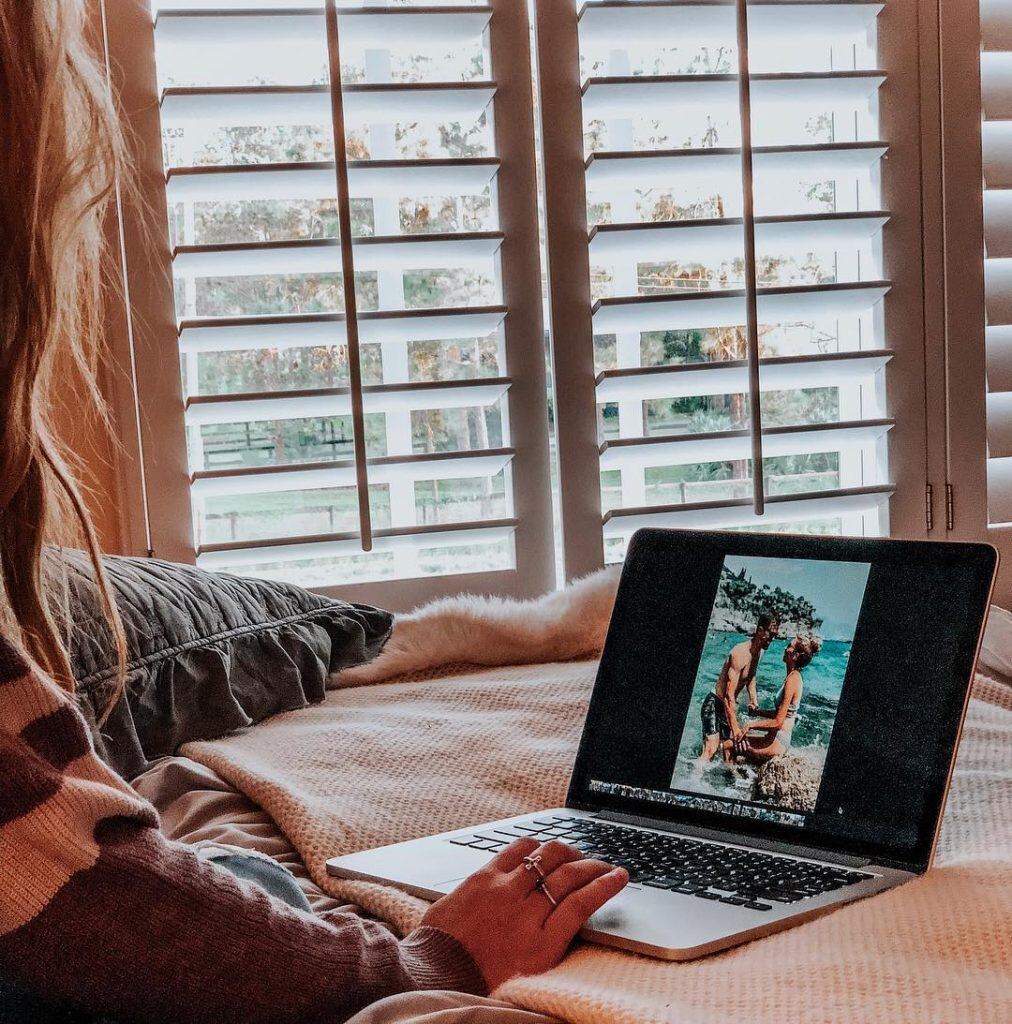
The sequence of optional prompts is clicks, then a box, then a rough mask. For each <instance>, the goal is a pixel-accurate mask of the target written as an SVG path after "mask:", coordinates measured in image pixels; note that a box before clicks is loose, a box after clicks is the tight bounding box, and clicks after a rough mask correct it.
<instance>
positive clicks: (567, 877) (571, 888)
mask: <svg viewBox="0 0 1012 1024" xmlns="http://www.w3.org/2000/svg"><path fill="white" fill-rule="evenodd" d="M611 869H612V868H611V865H610V864H605V862H604V861H603V860H573V861H568V862H567V863H565V864H563V865H562V866H561V867H559V868H556V869H555V870H554V871H553V872H552V873H551V874H550V875H549V876H548V878H547V879H546V880H545V885H546V886H547V887H548V891H549V892H550V893H551V894H552V896H553V897H554V898H555V899H556V901H557V902H559V903H562V901H563V900H565V898H566V897H567V896H569V894H570V893H573V892H576V890H577V889H582V888H583V887H584V886H585V885H589V884H590V883H591V882H593V881H594V879H595V878H599V877H600V876H601V875H606V874H607V873H608V872H609V871H611ZM552 909H553V908H552V906H551V904H549V903H548V902H547V901H546V905H545V910H546V912H547V911H550V910H552ZM545 916H546V917H547V916H548V914H547V913H546V914H545Z"/></svg>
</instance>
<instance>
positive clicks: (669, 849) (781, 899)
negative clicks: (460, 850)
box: [450, 815, 875, 911]
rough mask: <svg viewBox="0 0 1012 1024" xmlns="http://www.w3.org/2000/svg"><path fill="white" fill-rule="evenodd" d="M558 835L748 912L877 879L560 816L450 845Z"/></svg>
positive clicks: (660, 882)
mask: <svg viewBox="0 0 1012 1024" xmlns="http://www.w3.org/2000/svg"><path fill="white" fill-rule="evenodd" d="M522 837H528V838H532V839H536V840H537V841H538V842H542V843H546V842H548V841H549V840H551V839H561V840H562V841H563V842H566V843H569V844H570V845H572V846H575V847H576V848H577V849H578V850H580V851H581V852H582V853H583V854H584V855H586V856H587V857H594V858H596V859H598V860H603V861H607V862H608V863H609V864H614V865H617V866H620V867H624V868H625V869H626V870H627V871H628V872H629V881H630V882H635V883H637V884H639V885H646V886H651V887H653V888H657V889H670V890H671V891H672V892H677V893H681V894H683V895H686V896H697V897H699V898H700V899H704V900H715V901H718V902H720V903H729V904H731V905H732V906H739V907H747V908H748V909H750V910H762V911H765V910H772V909H773V907H774V906H776V905H777V904H790V903H798V902H800V901H801V900H806V899H811V898H812V897H813V896H821V895H822V894H823V893H827V892H833V891H834V890H836V889H842V888H844V887H845V886H848V885H854V884H855V883H856V882H863V881H865V880H866V879H868V878H874V877H875V876H874V875H870V874H868V873H867V872H864V871H854V870H850V869H847V868H843V867H837V866H836V865H832V864H811V863H808V862H807V861H798V860H791V859H790V858H788V857H779V856H777V855H776V854H773V853H764V852H762V851H761V850H743V849H740V848H738V847H733V846H720V845H718V844H716V843H707V842H701V841H699V840H695V839H687V838H685V837H684V836H672V835H667V834H665V833H661V832H644V831H642V830H640V829H634V828H625V827H624V826H622V825H614V824H612V823H611V822H604V821H588V820H587V819H586V818H570V817H563V816H560V815H551V816H545V817H542V818H535V819H534V820H533V821H529V822H523V823H521V824H518V825H505V826H501V827H499V828H494V829H486V830H484V831H482V832H477V833H475V834H474V835H471V836H458V837H456V838H454V839H451V840H450V842H451V843H456V844H457V845H460V846H470V847H472V848H473V849H476V850H487V851H488V852H489V853H494V852H496V851H498V850H501V849H502V848H503V847H504V846H506V845H507V844H508V843H511V842H513V840H514V839H519V838H522Z"/></svg>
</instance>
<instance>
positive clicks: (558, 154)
mask: <svg viewBox="0 0 1012 1024" xmlns="http://www.w3.org/2000/svg"><path fill="white" fill-rule="evenodd" d="M104 9H105V11H106V13H107V18H106V30H107V34H108V44H109V48H110V57H111V59H110V69H111V74H112V77H113V80H114V82H115V83H116V84H117V88H118V91H119V92H120V94H121V99H122V101H123V106H124V110H125V112H126V114H127V117H128V118H129V120H130V126H131V129H132V131H133V133H134V134H135V136H136V137H137V138H138V140H139V143H140V145H139V149H138V152H139V159H138V170H139V177H140V181H141V190H142V192H143V195H144V198H145V200H146V201H147V207H148V210H149V211H151V210H157V209H159V208H161V209H165V210H166V211H167V214H168V216H167V225H168V229H167V231H166V232H165V233H164V234H160V233H159V231H160V230H161V229H159V230H157V231H155V232H153V233H152V232H151V230H150V225H148V230H145V231H142V230H141V228H140V226H139V224H140V222H141V221H142V220H143V217H140V216H137V215H136V212H132V207H131V204H130V202H129V199H127V200H126V201H125V202H124V206H123V209H124V217H123V223H122V226H121V230H122V234H123V247H124V268H125V271H126V275H125V276H126V278H127V284H128V288H129V292H130V300H131V302H130V306H131V309H132V311H133V319H132V324H131V326H132V330H133V338H132V341H133V344H132V347H131V349H130V358H131V359H133V360H134V362H133V363H132V364H131V365H130V366H129V367H128V369H129V372H130V373H131V374H132V375H133V378H134V379H135V381H136V395H137V401H138V416H137V431H138V435H139V438H140V441H139V444H140V446H141V447H142V448H143V465H144V468H145V472H144V478H143V481H142V483H143V484H144V486H145V488H146V495H147V500H146V520H145V522H146V525H147V528H148V533H149V535H150V538H151V543H150V545H149V547H150V548H151V549H152V550H153V552H154V554H156V555H159V556H162V557H168V558H176V559H181V560H195V561H196V562H197V563H198V564H200V565H203V566H206V567H208V568H215V569H223V570H230V569H231V570H236V571H241V572H243V573H248V574H254V575H262V576H266V577H275V578H282V579H290V580H295V581H297V582H300V583H303V584H307V585H310V586H313V587H315V588H319V589H322V590H324V591H331V592H334V593H339V594H342V595H345V596H353V597H354V596H358V597H361V598H362V599H364V600H372V601H377V602H380V603H386V604H388V605H390V606H396V607H401V606H405V605H410V604H412V603H414V602H417V601H419V600H422V599H424V598H426V597H429V596H433V595H438V594H448V593H453V592H456V591H460V590H483V591H494V592H498V593H505V594H513V595H517V596H521V595H526V594H531V593H536V592H540V591H543V590H544V589H547V588H548V587H550V586H551V585H552V583H553V582H554V581H555V578H556V572H555V555H554V549H555V546H556V545H555V537H554V531H553V522H552V511H553V503H552V475H551V474H550V472H549V464H550V455H551V454H552V453H553V452H554V454H555V456H556V457H557V470H558V500H557V502H556V504H555V510H556V511H557V513H558V522H559V526H560V533H561V550H562V552H563V563H564V564H563V567H562V568H563V572H564V574H565V575H566V576H568V577H572V576H575V575H578V574H581V573H584V572H588V571H591V570H594V569H596V568H598V567H600V566H601V565H602V564H605V563H606V562H613V561H618V560H620V559H621V558H622V557H623V553H624V549H625V545H626V542H627V540H628V538H629V536H630V534H631V533H632V531H633V530H635V529H636V528H638V527H640V526H645V525H670V526H691V527H723V528H730V529H740V528H748V529H754V528H758V529H770V530H791V531H808V532H820V533H851V534H854V533H856V534H867V535H872V534H883V533H894V534H897V535H901V536H924V535H926V534H928V533H929V532H930V530H931V529H932V523H933V520H932V512H933V510H934V504H935V503H936V502H937V501H938V498H937V497H936V498H933V497H932V487H931V484H930V480H931V476H932V473H933V469H932V467H933V466H937V464H938V462H939V458H940V457H939V456H938V454H937V452H933V451H932V449H931V444H930V443H929V428H930V427H931V412H930V409H929V406H928V403H927V396H928V395H929V394H930V395H931V396H932V398H933V400H937V399H938V394H939V385H938V383H937V379H940V378H941V377H943V376H944V375H943V374H941V373H936V372H935V370H934V368H935V367H939V366H941V365H942V362H943V360H942V359H941V357H940V356H939V355H938V351H940V350H941V346H940V345H939V343H938V328H937V322H938V318H939V315H940V314H939V310H938V309H937V308H936V307H937V306H938V300H937V299H936V293H937V292H938V290H939V274H940V271H939V267H938V265H937V264H938V261H937V259H936V258H935V255H936V254H935V253H934V250H933V249H932V245H933V244H934V243H931V242H929V241H927V240H924V239H926V237H927V236H925V235H924V227H925V225H926V224H929V223H930V218H931V217H932V216H933V215H934V212H935V210H934V204H936V203H937V201H938V197H939V194H940V193H939V191H938V187H937V185H938V182H937V180H936V178H935V177H933V176H932V175H935V174H936V171H937V168H936V166H935V165H936V163H937V162H938V160H939V157H938V154H937V153H935V151H934V149H932V145H931V132H935V131H937V130H938V123H937V119H936V115H937V111H935V110H933V109H932V108H931V105H932V103H933V102H935V100H934V99H933V98H932V90H933V89H934V90H936V91H937V90H939V89H940V80H934V79H932V74H933V72H932V68H931V60H932V59H934V57H933V54H934V52H935V51H933V50H932V46H933V45H935V44H936V43H937V39H935V40H933V35H932V32H933V30H932V22H931V19H930V18H926V17H925V14H924V11H923V10H922V9H921V7H920V6H919V3H918V0H752V2H747V3H746V2H743V0H737V2H736V0H580V2H579V3H577V2H576V0H533V2H532V3H531V4H530V9H531V12H532V16H533V17H534V18H535V25H534V29H535V32H534V37H533V39H532V36H531V31H530V28H531V26H530V25H529V23H528V14H527V11H528V3H527V0H492V2H491V3H488V4H484V3H480V2H449V0H447V2H444V3H431V2H428V3H417V2H397V0H377V2H369V0H363V2H349V0H340V2H338V3H336V4H334V3H333V0H327V2H323V0H317V2H311V0H288V2H285V0H233V2H229V0H203V2H201V0H162V2H161V3H157V4H155V7H154V10H153V11H151V12H150V13H149V12H148V10H147V7H146V4H145V3H143V2H141V3H140V4H138V2H137V0H105V3H104ZM335 23H336V30H335ZM935 35H936V36H937V33H935ZM939 38H940V37H939ZM532 54H533V56H534V57H535V58H536V67H535V68H534V72H533V75H532V68H531V63H532ZM338 65H339V67H340V74H339V75H337V74H335V73H332V69H333V70H336V67H337V66H338ZM338 78H339V79H340V82H339V83H338V81H337V80H338ZM936 79H937V76H936ZM338 84H339V88H338ZM936 98H937V96H936ZM535 100H536V102H535ZM536 112H537V114H538V115H539V120H538V122H537V123H536V119H535V113H536ZM538 124H539V125H540V137H537V135H536V128H537V127H538ZM1009 151H1010V153H1012V143H1010V146H1009ZM536 153H537V154H539V155H540V157H541V168H540V170H541V174H540V175H539V174H538V173H537V166H536ZM539 203H540V204H541V209H540V212H541V214H542V216H543V226H544V230H543V237H542V233H540V232H539ZM542 241H543V242H544V245H545V251H546V257H545V259H546V262H545V279H544V280H542V273H541V256H540V244H539V243H541V242H542ZM1010 252H1012V249H1010ZM947 258H948V257H946V259H947ZM933 260H934V262H932V261H933ZM169 268H171V269H169ZM352 280H353V281H354V288H351V287H350V285H351V282H352ZM545 286H547V287H545ZM543 296H547V306H546V309H547V310H548V312H549V313H550V327H551V332H550V346H549V349H548V353H549V355H550V369H551V373H552V380H551V389H550V400H551V407H550V408H549V404H548V398H549V388H548V385H547V382H546V372H545V370H546V359H545V356H546V348H545V340H546V339H545V330H544V324H543V318H542V304H543V301H544V299H543ZM352 298H353V299H354V301H353V302H352V301H350V300H351V299H352ZM950 309H952V310H956V306H955V305H950ZM1010 323H1012V320H1010ZM936 350H938V351H936ZM1009 362H1010V365H1012V360H1010V361H1009ZM952 372H953V371H952V369H951V368H950V370H949V374H950V375H951V374H952ZM1009 377H1010V379H1012V369H1010V370H1009ZM997 380H999V375H998V374H997V373H996V372H992V390H994V382H995V381H997ZM943 402H944V399H943ZM549 412H550V413H551V419H550V420H549ZM1010 422H1012V417H1010ZM549 424H550V425H551V428H552V430H551V432H550V431H549ZM1010 433H1012V430H1010ZM553 446H554V447H553ZM992 454H994V452H992ZM1009 454H1010V455H1012V443H1010V451H1009ZM942 479H943V480H948V476H944V477H942ZM938 490H939V492H942V488H941V487H939V488H938Z"/></svg>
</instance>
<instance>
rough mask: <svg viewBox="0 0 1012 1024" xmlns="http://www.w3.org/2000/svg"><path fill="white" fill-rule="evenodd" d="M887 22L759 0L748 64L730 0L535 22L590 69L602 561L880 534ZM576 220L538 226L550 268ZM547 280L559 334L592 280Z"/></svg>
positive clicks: (586, 114) (549, 157)
mask: <svg viewBox="0 0 1012 1024" xmlns="http://www.w3.org/2000/svg"><path fill="white" fill-rule="evenodd" d="M882 10H883V4H882V3H869V2H864V0H857V2H832V0H830V2H818V3H805V2H792V0H754V2H749V3H747V4H746V5H745V8H744V15H745V16H746V18H747V40H748V43H747V46H748V48H747V55H746V56H747V60H744V61H741V60H740V58H741V56H742V55H741V54H740V53H739V46H738V41H739V37H738V32H737V17H738V14H739V13H740V12H741V5H740V4H736V3H735V2H734V0H587V2H583V3H580V4H578V5H577V16H576V22H575V24H573V25H570V24H569V22H568V19H567V18H566V17H565V16H564V15H560V14H558V13H557V12H547V11H546V12H544V13H543V14H542V13H539V34H543V35H544V37H545V38H546V39H547V38H549V37H551V39H552V46H553V49H555V50H557V49H558V40H559V36H560V34H562V33H564V32H565V31H566V30H567V26H568V30H569V31H571V32H573V33H575V34H576V37H577V38H576V41H575V42H574V43H573V46H574V47H575V48H578V51H579V63H580V69H581V75H582V89H581V96H580V98H581V108H582V109H581V114H580V116H581V117H582V125H581V126H580V127H581V128H582V131H583V134H584V142H585V152H584V161H585V164H584V169H585V175H584V182H583V184H584V188H585V194H586V205H587V217H586V221H587V225H588V228H589V231H588V236H587V238H586V246H587V249H586V253H585V257H584V258H585V259H586V260H587V264H588V266H589V278H590V313H589V319H590V330H591V332H592V333H593V336H594V348H595V372H596V381H595V395H596V404H597V417H598V424H597V425H598V442H599V448H598V451H599V468H600V487H601V523H602V527H601V529H602V534H603V539H604V548H605V560H606V561H617V560H620V559H621V558H622V557H623V554H624V550H625V543H626V541H627V540H628V537H629V536H630V534H631V533H632V531H633V530H634V529H636V528H638V527H640V526H646V525H654V526H664V525H670V526H693V527H727V528H738V527H742V528H746V527H747V528H760V529H781V528H790V529H792V530H802V531H813V532H831V533H841V532H842V533H856V534H868V535H874V534H880V533H885V532H888V501H889V496H890V494H891V491H892V487H891V485H890V478H889V474H888V467H887V462H888V459H887V448H888V436H889V433H890V429H891V427H892V421H891V420H890V419H889V418H888V417H887V415H886V403H885V375H886V374H887V373H888V372H889V370H888V366H889V363H890V361H891V359H892V356H893V353H892V351H891V350H890V349H889V348H888V347H887V335H886V331H885V315H884V306H885V303H884V300H885V298H886V296H887V294H888V293H889V290H890V287H891V284H890V281H889V280H887V279H886V275H885V273H884V264H883V252H882V249H883V242H882V236H883V230H884V228H885V226H886V224H887V222H888V220H889V211H888V210H887V209H884V208H883V206H884V204H883V194H882V189H881V175H880V167H881V162H882V160H883V158H884V157H885V156H886V155H887V152H888V140H886V139H883V138H882V132H881V125H880V117H879V94H880V90H881V89H882V87H883V85H884V83H885V81H886V75H885V73H884V72H883V70H882V69H881V68H880V67H879V66H878V44H877V18H878V15H879V14H880V12H881V11H882ZM566 52H567V53H568V52H569V50H568V48H567V51H566ZM541 57H542V62H541V74H542V77H543V78H544V76H545V75H546V73H548V74H551V72H550V71H549V72H546V61H547V59H548V54H547V52H546V48H545V46H544V45H543V44H542V49H541ZM740 66H741V67H743V68H747V72H748V79H747V81H748V86H749V88H748V90H747V97H746V90H744V89H743V82H742V80H741V79H740V78H739V73H738V71H739V67H740ZM559 81H561V77H559V78H553V79H552V83H551V84H550V85H548V86H545V87H544V89H543V97H542V98H543V103H544V108H545V109H544V118H543V130H544V133H545V151H546V178H547V189H548V200H549V202H551V201H552V195H553V192H552V188H553V177H552V176H553V173H555V174H558V176H559V178H560V182H561V180H562V179H563V178H565V180H566V181H567V182H568V181H569V180H570V179H569V173H570V172H569V170H568V168H569V167H570V166H571V164H570V163H569V160H570V156H569V154H570V152H571V145H570V144H569V142H568V141H567V138H566V136H567V135H568V134H571V133H572V130H573V129H572V126H571V125H570V124H569V123H568V122H567V120H566V119H567V117H572V116H575V115H574V114H573V105H572V104H571V103H570V102H569V101H568V100H567V99H565V98H562V99H559V101H558V103H557V105H556V106H553V97H554V96H556V95H559V96H561V94H562V90H561V89H559V88H553V86H554V85H555V84H557V83H558V82H559ZM746 98H747V102H745V100H746ZM742 110H744V111H745V114H744V116H747V117H748V122H747V123H744V122H743V120H742V116H743V115H742ZM743 128H747V129H750V130H749V131H743ZM743 149H744V154H743ZM743 156H745V157H750V164H751V175H750V174H749V170H748V162H747V161H743ZM570 191H571V190H570ZM561 193H562V187H561V184H560V186H559V188H558V191H557V193H556V196H557V197H558V195H560V194H561ZM580 198H581V200H582V194H581V197H580ZM752 206H754V215H752V214H751V209H750V208H751V207H752ZM581 216H582V211H581V210H579V209H577V208H575V207H574V208H572V209H570V210H569V211H568V219H567V213H565V212H556V213H555V216H554V218H553V216H552V213H551V212H550V213H549V217H548V245H549V253H550V255H551V254H552V250H553V241H554V243H555V248H556V249H557V250H564V251H565V252H566V255H567V263H572V262H573V261H572V259H570V258H569V257H571V256H572V253H573V250H574V248H575V246H576V245H577V244H578V243H577V240H576V229H575V225H576V223H577V221H578V220H579V219H580V217H581ZM752 231H754V246H755V253H754V260H753V258H752V255H751V251H750V246H749V244H748V243H749V237H750V233H751V232H752ZM553 232H554V236H555V237H554V239H553ZM753 267H754V273H753V272H752V268H753ZM552 274H553V280H552V285H553V292H554V293H555V294H553V310H555V311H557V315H558V318H559V320H560V322H561V321H562V320H563V319H564V320H565V325H564V328H563V329H564V330H566V331H567V332H568V331H570V330H572V329H574V326H573V325H574V324H575V322H576V320H575V318H576V317H577V316H578V315H579V304H580V301H581V298H582V297H584V296H585V295H586V291H585V290H584V288H585V286H582V285H569V284H568V283H567V281H566V280H565V271H559V272H558V273H557V272H556V269H555V268H554V267H553V268H552ZM752 282H754V285H755V300H754V301H755V312H756V318H757V321H758V323H757V325H756V326H755V327H754V328H752V329H746V324H747V322H748V320H749V313H748V309H749V303H750V301H751V298H750V294H751V293H750V285H751V283H752ZM582 301H586V299H585V298H582ZM1010 322H1012V321H1010ZM554 329H555V330H556V333H558V330H559V327H558V325H556V326H555V328H554ZM753 332H754V337H751V338H750V336H753ZM559 344H560V341H559V340H558V339H557V341H556V345H557V346H558V345H559ZM756 349H757V350H758V375H757V379H755V375H754V374H753V376H752V378H751V379H750V373H749V358H750V355H749V354H750V351H753V352H754V351H755V350H756ZM565 365H566V361H565V357H563V358H562V360H561V364H560V361H559V357H558V356H557V365H556V374H557V376H558V377H561V375H562V374H563V372H564V369H565ZM558 400H559V402H560V412H559V417H560V438H561V439H562V441H561V442H560V443H562V444H563V449H562V451H561V459H562V465H563V467H565V465H566V460H567V452H566V450H565V443H566V438H567V437H573V438H574V439H575V440H574V441H573V443H572V446H571V451H572V452H573V453H575V452H576V451H577V450H579V452H580V453H581V455H582V453H583V452H585V451H586V447H585V446H583V435H584V434H585V433H586V429H585V427H584V428H583V432H582V433H580V431H578V430H577V429H576V428H569V429H568V430H567V428H566V424H564V423H562V422H561V420H562V418H563V417H564V416H565V415H566V412H565V410H566V408H567V406H566V401H565V398H560V399H558ZM759 423H761V429H759V430H758V431H757V429H756V424H759ZM577 435H579V436H577ZM577 441H579V444H580V447H579V448H577V443H576V442H577ZM760 451H761V458H762V465H761V467H757V466H755V465H754V464H753V462H754V460H755V458H756V457H757V453H758V452H760ZM568 457H569V458H570V460H574V459H575V458H576V455H575V454H571V455H569V456H568ZM756 473H758V474H759V479H758V480H756V479H755V474H756ZM563 487H564V488H565V478H563ZM564 500H565V493H564ZM764 505H765V508H764ZM589 524H590V521H589V519H588V520H585V526H586V528H589Z"/></svg>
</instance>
